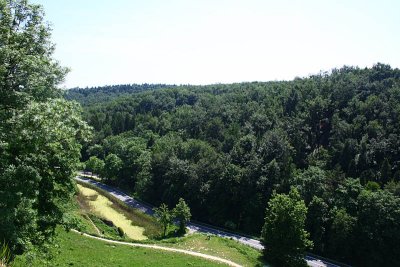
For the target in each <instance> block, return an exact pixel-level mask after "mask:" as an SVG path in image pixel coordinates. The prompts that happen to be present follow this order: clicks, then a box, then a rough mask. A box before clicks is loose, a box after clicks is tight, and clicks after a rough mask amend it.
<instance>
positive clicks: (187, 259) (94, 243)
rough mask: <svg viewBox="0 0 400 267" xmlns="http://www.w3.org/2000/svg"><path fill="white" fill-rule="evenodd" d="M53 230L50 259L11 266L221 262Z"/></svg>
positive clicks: (23, 260) (94, 266)
mask: <svg viewBox="0 0 400 267" xmlns="http://www.w3.org/2000/svg"><path fill="white" fill-rule="evenodd" d="M57 232H58V237H57V246H53V247H52V248H51V253H52V254H53V258H52V259H51V260H49V261H48V262H43V261H41V260H39V259H36V260H35V261H33V262H32V263H31V264H28V263H26V257H17V258H16V260H15V261H14V263H13V266H14V267H18V266H21V267H22V266H87V267H100V266H102V267H103V266H121V267H122V266H225V265H223V264H219V263H217V262H213V261H208V260H204V259H201V258H197V257H192V256H189V255H184V254H180V253H171V252H164V251H159V250H155V249H149V248H138V247H128V246H124V245H113V244H108V243H105V242H102V241H99V240H93V239H90V238H87V237H84V236H81V235H80V234H77V233H74V232H69V233H66V232H65V231H64V230H61V229H60V230H58V231H57Z"/></svg>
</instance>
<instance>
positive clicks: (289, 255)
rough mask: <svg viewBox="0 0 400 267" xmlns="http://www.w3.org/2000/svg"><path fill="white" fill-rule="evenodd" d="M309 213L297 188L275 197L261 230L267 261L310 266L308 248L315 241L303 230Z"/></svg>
mask: <svg viewBox="0 0 400 267" xmlns="http://www.w3.org/2000/svg"><path fill="white" fill-rule="evenodd" d="M306 216H307V207H306V205H305V204H304V201H303V200H301V198H300V195H299V193H298V192H297V190H296V189H293V188H292V189H291V191H290V192H289V194H288V195H286V194H276V193H275V194H274V195H273V196H272V198H271V200H270V201H269V202H268V207H267V211H266V217H265V224H264V227H263V229H262V233H261V237H262V242H263V244H264V245H265V249H264V255H265V257H266V259H267V260H269V261H270V262H271V263H273V264H277V266H307V264H306V262H305V260H304V256H305V250H306V249H307V248H311V247H312V242H311V241H310V240H308V237H309V234H308V233H307V232H306V231H305V230H304V228H305V220H306Z"/></svg>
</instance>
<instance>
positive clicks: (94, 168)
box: [86, 156, 104, 174]
mask: <svg viewBox="0 0 400 267" xmlns="http://www.w3.org/2000/svg"><path fill="white" fill-rule="evenodd" d="M86 169H87V170H88V171H91V172H94V173H96V174H102V173H103V170H104V161H103V160H101V159H99V158H98V157H96V156H91V157H90V158H89V159H88V160H87V161H86Z"/></svg>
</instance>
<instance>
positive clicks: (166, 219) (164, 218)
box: [154, 203, 173, 237]
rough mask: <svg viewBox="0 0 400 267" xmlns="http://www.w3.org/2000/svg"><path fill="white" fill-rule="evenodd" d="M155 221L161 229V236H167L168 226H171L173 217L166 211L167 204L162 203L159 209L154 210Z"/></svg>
mask: <svg viewBox="0 0 400 267" xmlns="http://www.w3.org/2000/svg"><path fill="white" fill-rule="evenodd" d="M154 212H155V216H156V218H157V220H158V221H159V222H160V223H161V225H162V227H163V236H164V237H165V236H166V234H167V229H168V226H169V225H171V224H172V220H173V216H172V212H171V211H170V210H169V209H168V206H167V204H165V203H163V204H161V205H160V207H158V208H155V209H154Z"/></svg>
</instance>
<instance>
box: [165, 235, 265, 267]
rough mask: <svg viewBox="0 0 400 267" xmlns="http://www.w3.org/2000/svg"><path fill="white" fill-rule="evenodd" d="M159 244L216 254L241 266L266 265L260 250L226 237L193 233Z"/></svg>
mask: <svg viewBox="0 0 400 267" xmlns="http://www.w3.org/2000/svg"><path fill="white" fill-rule="evenodd" d="M159 244H160V245H164V246H168V247H174V248H180V249H187V250H191V251H195V252H201V253H204V254H208V255H213V256H217V257H220V258H224V259H228V260H232V261H234V262H236V263H238V264H241V265H243V266H268V265H266V263H265V262H264V261H263V260H262V253H261V251H259V250H256V249H254V248H251V247H249V246H246V245H244V244H241V243H239V242H237V241H236V240H230V239H228V238H222V237H217V236H211V237H210V238H207V236H206V235H204V234H200V233H195V234H191V235H188V236H185V237H181V238H170V239H166V240H163V241H160V242H159Z"/></svg>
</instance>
